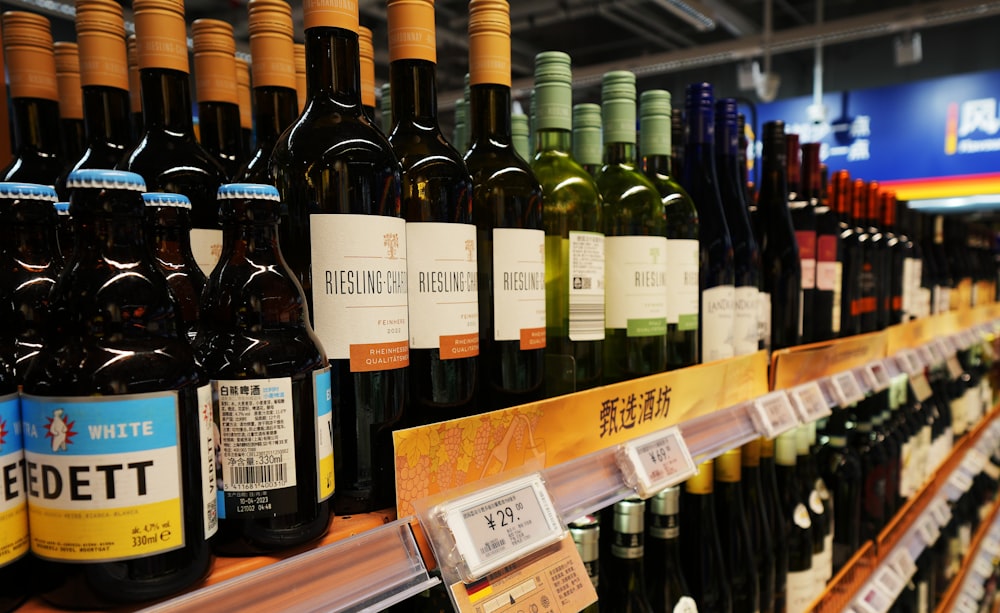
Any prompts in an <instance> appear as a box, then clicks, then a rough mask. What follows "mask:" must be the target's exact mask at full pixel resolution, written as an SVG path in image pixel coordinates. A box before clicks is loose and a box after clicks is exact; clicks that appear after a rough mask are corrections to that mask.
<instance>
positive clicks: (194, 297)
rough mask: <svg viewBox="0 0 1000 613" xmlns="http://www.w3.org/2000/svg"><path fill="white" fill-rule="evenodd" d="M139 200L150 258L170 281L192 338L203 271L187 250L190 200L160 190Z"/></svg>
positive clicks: (185, 325)
mask: <svg viewBox="0 0 1000 613" xmlns="http://www.w3.org/2000/svg"><path fill="white" fill-rule="evenodd" d="M142 199H143V202H144V203H145V204H146V240H147V242H148V243H149V248H150V250H151V251H152V252H153V259H154V260H155V262H156V267H157V268H159V269H160V272H162V273H163V276H164V277H166V278H167V283H169V284H170V292H171V293H172V294H173V297H174V299H175V300H176V301H177V306H178V308H179V309H180V320H181V327H182V328H183V330H184V333H185V335H186V336H187V338H188V340H194V337H195V334H196V333H197V332H198V326H199V324H200V323H201V313H200V311H199V309H198V301H199V300H200V299H201V294H202V290H203V289H204V287H205V273H203V272H201V269H200V268H198V263H197V262H195V261H194V254H192V253H191V201H190V200H188V198H187V196H184V195H182V194H170V193H164V192H148V193H145V194H143V195H142Z"/></svg>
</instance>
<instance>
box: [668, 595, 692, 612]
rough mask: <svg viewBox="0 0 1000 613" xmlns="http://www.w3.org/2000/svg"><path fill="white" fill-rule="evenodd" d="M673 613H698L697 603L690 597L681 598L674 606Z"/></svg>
mask: <svg viewBox="0 0 1000 613" xmlns="http://www.w3.org/2000/svg"><path fill="white" fill-rule="evenodd" d="M673 613H698V603H696V602H695V601H694V598H691V597H690V596H681V597H680V598H679V599H678V600H677V604H675V605H674V612H673Z"/></svg>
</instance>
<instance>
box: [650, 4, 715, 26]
mask: <svg viewBox="0 0 1000 613" xmlns="http://www.w3.org/2000/svg"><path fill="white" fill-rule="evenodd" d="M654 3H655V4H656V5H657V6H660V7H662V8H664V9H666V10H667V11H669V12H670V13H672V14H673V15H674V16H676V17H678V18H680V19H682V20H683V21H686V22H687V23H689V24H691V25H692V26H693V27H694V29H695V30H698V31H699V32H708V31H711V30H714V29H715V20H713V19H712V18H711V17H709V16H708V15H706V14H705V13H704V12H702V11H699V10H698V9H696V8H695V7H693V6H692V5H691V4H690V3H688V2H684V0H654Z"/></svg>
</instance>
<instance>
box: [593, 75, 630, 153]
mask: <svg viewBox="0 0 1000 613" xmlns="http://www.w3.org/2000/svg"><path fill="white" fill-rule="evenodd" d="M601 109H602V110H603V112H604V142H606V143H632V144H635V75H634V74H632V73H631V72H629V71H627V70H613V71H611V72H606V73H604V76H602V77H601Z"/></svg>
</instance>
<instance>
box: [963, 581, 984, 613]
mask: <svg viewBox="0 0 1000 613" xmlns="http://www.w3.org/2000/svg"><path fill="white" fill-rule="evenodd" d="M984 580H985V577H984ZM962 593H963V594H966V595H968V596H969V597H970V598H972V599H973V600H974V601H976V602H977V603H978V602H982V601H983V598H984V597H985V596H986V588H984V587H983V584H982V582H980V581H976V580H975V579H974V578H970V579H967V580H966V581H965V585H963V586H962ZM976 610H977V611H978V610H979V609H978V608H977V609H976Z"/></svg>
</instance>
